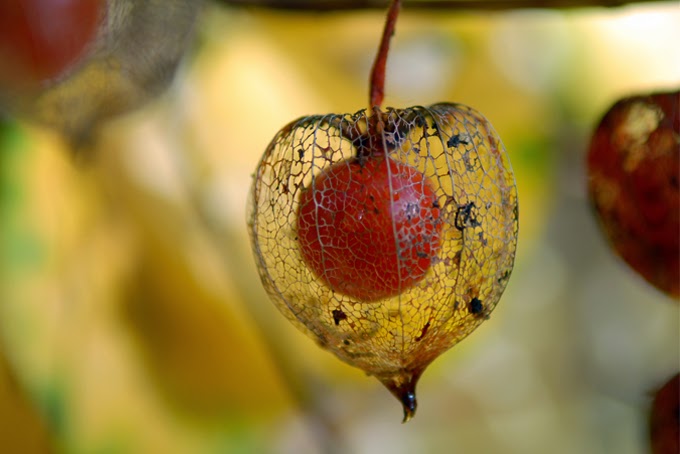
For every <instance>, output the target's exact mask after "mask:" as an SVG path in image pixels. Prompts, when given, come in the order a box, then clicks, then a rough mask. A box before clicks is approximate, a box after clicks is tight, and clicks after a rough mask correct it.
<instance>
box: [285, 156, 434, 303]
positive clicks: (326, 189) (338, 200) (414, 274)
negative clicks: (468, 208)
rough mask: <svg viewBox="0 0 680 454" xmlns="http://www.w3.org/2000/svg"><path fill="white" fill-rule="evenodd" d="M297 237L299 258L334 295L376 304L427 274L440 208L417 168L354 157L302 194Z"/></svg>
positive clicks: (381, 158) (394, 162)
mask: <svg viewBox="0 0 680 454" xmlns="http://www.w3.org/2000/svg"><path fill="white" fill-rule="evenodd" d="M297 231H298V236H299V244H300V250H301V252H302V257H303V258H304V260H305V262H306V263H307V265H308V266H309V267H310V269H311V270H312V271H313V272H314V273H315V274H316V275H317V276H318V277H319V278H320V279H321V280H323V281H324V282H325V283H326V284H327V285H328V286H329V287H330V288H331V289H333V290H334V291H336V292H340V293H343V294H345V295H348V296H351V297H353V298H356V299H357V300H360V301H365V302H370V301H377V300H381V299H384V298H387V297H390V296H395V295H398V294H400V293H401V292H403V291H404V290H405V289H407V288H409V287H411V286H412V285H414V284H415V283H417V282H419V281H420V280H421V279H422V278H423V277H424V276H425V273H426V272H427V270H428V269H429V268H430V265H431V264H432V259H433V258H434V257H435V256H436V254H437V252H438V250H439V246H440V233H441V224H440V222H439V204H438V202H437V198H436V195H435V190H434V188H433V187H432V184H431V183H430V182H429V181H428V180H427V178H426V177H425V176H424V175H423V173H422V172H420V171H418V170H417V169H414V168H413V167H410V166H408V165H406V164H403V163H399V162H396V161H394V160H393V159H391V158H386V157H384V156H370V157H368V158H364V159H358V158H353V159H350V160H345V161H341V162H338V163H336V164H334V165H332V166H331V167H329V168H327V169H326V170H325V171H323V172H322V173H321V174H320V175H319V176H317V177H316V178H315V180H314V183H313V184H312V186H311V187H310V188H308V189H307V190H305V191H303V192H302V194H301V196H300V206H299V211H298V216H297Z"/></svg>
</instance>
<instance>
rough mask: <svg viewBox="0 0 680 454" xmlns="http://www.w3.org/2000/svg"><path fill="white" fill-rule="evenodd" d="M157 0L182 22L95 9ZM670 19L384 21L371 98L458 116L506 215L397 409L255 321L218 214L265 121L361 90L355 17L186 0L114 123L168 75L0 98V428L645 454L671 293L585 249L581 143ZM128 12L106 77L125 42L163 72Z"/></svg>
mask: <svg viewBox="0 0 680 454" xmlns="http://www.w3.org/2000/svg"><path fill="white" fill-rule="evenodd" d="M161 3H163V5H166V4H168V5H169V3H172V5H175V3H176V4H177V5H176V9H175V6H167V7H166V8H167V11H168V13H172V11H183V12H182V13H181V14H180V16H181V17H187V18H188V17H190V16H191V15H192V14H194V13H193V12H192V13H189V12H187V11H188V10H187V11H185V10H183V9H182V8H183V7H182V6H179V2H158V3H156V2H153V1H152V2H146V3H144V2H139V3H135V2H120V4H121V5H124V4H127V5H129V6H131V5H133V4H134V5H139V4H144V5H146V6H145V7H148V8H152V7H155V8H157V9H164V8H162V7H161V6H159V5H160V4H161ZM121 14H122V13H121ZM185 14H186V16H185ZM679 14H680V13H678V10H677V7H675V8H674V7H673V5H672V4H660V5H652V6H644V7H626V8H622V9H614V10H582V11H580V10H574V11H569V12H548V11H523V12H514V13H512V12H504V13H494V14H483V15H481V14H472V13H459V14H455V15H454V14H447V13H445V12H442V11H437V12H427V11H418V12H409V11H408V10H406V11H405V13H404V14H403V15H402V17H401V18H400V23H399V25H398V27H397V34H396V35H395V38H394V41H393V47H392V55H391V57H390V60H389V61H388V69H387V74H388V76H387V98H386V102H385V105H388V106H395V107H405V106H409V105H414V104H420V105H429V104H432V103H434V102H438V101H453V102H462V103H465V104H469V105H471V106H474V107H475V108H476V109H478V110H479V111H481V112H482V113H483V114H484V115H485V116H486V117H487V118H489V119H490V121H491V122H492V123H493V124H494V127H495V128H496V130H497V131H498V132H499V134H500V136H501V137H502V138H503V140H504V142H505V145H506V147H507V149H508V150H509V153H510V156H511V159H512V163H513V167H514V170H515V174H516V178H517V184H518V190H519V196H520V204H521V211H522V220H521V226H520V239H519V249H518V260H517V264H516V269H515V272H514V274H513V278H512V279H511V281H510V284H509V287H508V290H507V292H506V294H505V296H504V297H503V298H502V300H501V302H500V304H499V307H498V309H497V310H496V311H495V312H494V314H493V316H492V318H491V320H490V321H489V322H487V323H485V325H484V326H483V327H482V328H481V329H480V330H478V332H476V333H475V334H473V335H472V336H471V337H470V338H469V339H467V340H466V341H464V342H463V343H461V344H460V345H459V346H457V347H456V348H455V349H454V350H452V351H451V352H449V353H447V354H446V355H444V356H443V357H441V358H439V359H438V360H437V361H436V362H435V363H434V364H433V366H432V367H431V368H430V369H429V370H428V374H426V375H425V376H424V377H423V379H422V380H421V383H420V390H419V392H420V409H419V415H418V417H417V418H415V419H414V420H413V421H412V422H411V423H409V425H408V426H401V425H399V420H400V409H399V408H398V405H397V403H396V402H394V400H393V398H392V397H391V396H390V395H388V394H387V393H386V392H384V390H383V389H382V388H381V386H380V385H379V384H378V383H377V382H374V381H373V380H371V379H368V378H366V377H365V376H364V375H363V374H361V373H360V372H359V371H357V370H354V369H352V368H350V367H349V366H346V365H345V364H343V363H341V362H339V361H337V360H336V359H335V358H333V357H332V356H331V355H329V354H328V353H326V352H323V351H322V350H321V349H319V348H318V347H317V346H315V345H314V344H313V342H311V341H309V339H307V338H305V337H304V336H303V335H302V334H301V333H298V332H297V331H296V330H295V329H294V328H293V327H292V326H289V325H288V324H287V322H286V321H285V319H284V318H283V317H282V316H281V315H280V314H278V312H276V309H275V308H274V307H273V305H271V303H270V302H269V301H268V300H267V297H266V295H265V294H264V291H263V290H262V289H261V287H260V284H259V279H258V277H257V273H256V270H255V266H254V263H253V261H252V259H251V257H250V250H249V245H248V239H247V236H246V230H245V201H246V194H247V191H248V188H249V186H250V178H251V173H252V171H253V169H254V168H255V165H256V163H257V160H258V159H259V157H260V154H261V153H262V152H263V151H264V149H265V147H266V146H267V144H268V142H269V140H270V139H271V137H272V136H273V134H274V133H275V132H276V131H277V130H278V129H279V128H280V127H281V126H282V125H284V124H286V123H287V122H289V121H290V120H292V119H294V118H296V117H299V116H302V115H309V114H316V113H325V112H355V111H357V110H359V109H361V108H364V107H365V103H366V95H367V78H368V71H369V68H370V64H371V62H372V59H373V56H374V53H375V48H376V45H377V42H378V38H379V35H380V32H381V24H382V14H381V13H380V12H360V13H357V12H354V13H350V12H347V13H337V14H332V15H330V14H329V15H314V14H302V13H296V14H290V13H275V12H264V11H246V10H242V9H229V8H223V7H217V6H215V5H208V6H207V7H206V8H205V9H204V10H203V11H202V12H201V13H200V15H199V16H198V19H197V23H196V24H195V25H194V31H195V33H196V34H197V36H196V37H195V38H194V42H193V44H192V47H191V49H190V51H189V53H188V54H187V56H186V58H185V60H184V64H183V65H182V66H180V69H179V73H178V74H177V76H176V77H175V81H174V83H172V84H171V85H170V89H169V91H168V92H167V93H166V94H164V95H163V96H161V97H159V98H156V99H155V100H153V101H152V102H150V103H149V104H147V105H146V106H144V107H143V108H141V109H139V110H136V111H135V112H134V113H132V114H130V115H127V116H125V117H120V118H116V119H114V120H112V121H109V122H107V123H105V124H101V125H100V123H99V120H100V119H102V118H105V117H108V116H109V115H110V114H112V113H118V112H121V111H123V110H128V109H129V108H131V107H132V106H135V105H137V104H136V103H138V102H140V103H141V101H142V100H143V99H146V100H148V99H149V98H151V97H152V96H153V94H154V92H157V91H161V88H162V87H163V86H165V85H167V84H168V83H169V81H170V79H171V78H170V77H169V74H171V73H172V71H171V70H170V72H166V71H163V70H158V71H155V70H154V71H151V73H152V74H151V75H147V76H140V77H139V78H136V76H135V77H129V76H130V74H129V73H128V72H126V71H120V72H115V71H114V72H113V75H111V74H110V72H109V71H106V70H104V69H103V68H104V67H101V66H97V63H96V61H94V60H93V61H92V63H86V64H85V66H83V72H82V74H81V73H78V75H77V76H76V78H74V79H73V80H68V81H64V83H63V85H61V84H57V85H56V86H55V87H54V89H53V90H48V91H46V92H45V93H43V94H42V95H40V97H38V98H37V99H35V100H34V102H32V103H31V104H30V105H28V104H26V105H24V104H22V102H23V101H21V102H18V101H14V100H13V101H12V103H15V102H16V103H15V104H12V105H13V106H15V109H14V110H13V111H14V112H25V113H27V116H26V117H21V116H19V117H17V118H18V119H17V118H9V117H8V118H7V119H5V121H4V123H3V125H2V130H1V131H2V132H0V182H1V186H0V188H1V189H0V190H1V191H2V192H1V193H0V210H1V212H2V214H1V215H0V233H1V236H0V241H2V245H1V246H0V273H1V274H0V292H1V294H0V301H1V304H0V333H1V335H2V338H1V341H2V342H1V344H0V345H1V346H2V349H3V351H4V357H5V358H6V362H4V363H3V364H7V367H3V368H2V375H1V377H2V378H1V379H0V427H4V428H7V427H12V428H15V430H9V431H4V432H0V436H1V437H3V438H1V439H0V443H1V444H2V445H3V446H17V447H18V448H17V449H15V450H14V451H22V452H44V451H46V450H49V449H52V450H59V451H65V452H97V451H105V450H106V451H114V452H177V453H182V452H322V451H332V450H333V449H335V450H336V451H343V450H345V451H347V452H378V451H379V452H387V451H389V452H392V453H402V452H403V453H406V452H417V451H420V452H449V450H450V449H451V446H455V447H456V448H457V450H459V451H460V452H501V451H503V452H523V453H534V452H536V453H538V452H564V453H571V452H585V453H608V452H620V453H637V452H645V449H646V447H645V446H646V443H647V442H646V438H645V437H646V434H645V432H644V427H645V421H646V415H645V412H646V411H647V410H648V406H649V404H650V396H649V395H648V394H647V392H648V391H650V390H652V389H656V388H658V386H659V385H660V384H662V383H663V382H665V381H666V380H667V379H668V377H670V376H671V375H672V374H673V373H674V372H676V371H677V369H678V356H679V354H680V352H679V348H680V347H679V346H678V343H677V335H678V330H679V322H678V308H677V305H675V304H669V302H668V301H666V299H665V297H663V296H662V295H660V294H658V293H656V292H655V291H654V289H652V288H650V287H649V286H647V285H646V283H645V282H643V281H642V280H641V279H639V278H638V277H637V276H635V275H634V274H632V273H631V272H630V271H629V270H627V269H626V268H625V267H624V266H622V265H621V264H620V263H618V262H617V261H616V259H615V258H614V257H613V255H612V254H611V252H610V251H609V250H608V249H607V246H606V244H604V242H603V240H602V238H601V237H600V235H599V233H598V232H597V230H596V228H597V227H596V223H595V221H594V220H593V218H592V216H591V213H590V211H589V207H588V203H587V200H586V196H585V176H584V169H583V156H584V153H585V149H586V144H587V141H588V136H589V135H590V133H591V132H592V128H593V127H594V124H595V122H596V121H597V119H598V118H599V117H600V115H601V113H602V111H603V110H604V109H605V108H607V107H608V106H609V105H611V103H612V102H613V101H614V100H615V99H618V98H620V97H622V96H625V95H628V94H630V93H631V92H646V91H650V90H653V89H657V88H659V87H661V88H664V87H668V86H671V87H672V86H674V85H676V86H677V85H678V82H679V81H680V73H678V68H677V64H674V62H677V61H679V60H680V54H678V50H677V49H676V46H675V45H674V43H676V42H678V41H680V32H679V31H678V30H677V26H676V25H677V23H678V20H680V15H679ZM120 17H121V20H122V18H123V17H125V16H123V15H121V16H120ZM182 23H184V22H182ZM121 24H122V22H121ZM127 24H132V22H129V23H127ZM121 26H122V25H121ZM127 27H128V25H126V26H125V27H123V28H122V29H123V30H128V32H129V33H128V32H125V33H123V35H121V36H124V37H125V39H123V41H121V43H127V44H125V45H123V44H121V45H120V46H113V48H115V49H119V48H120V49H122V50H121V52H123V51H125V50H126V49H127V51H128V53H127V54H125V53H123V54H120V55H121V56H120V57H116V58H119V59H120V60H119V64H120V65H121V66H120V67H125V68H128V66H129V68H130V71H133V74H137V73H135V71H142V70H143V69H144V68H145V65H146V63H148V61H149V60H148V58H147V57H146V56H145V55H146V54H144V53H143V52H140V50H141V49H147V47H145V46H143V45H142V43H143V42H153V43H161V44H165V43H167V45H168V49H166V50H164V51H162V52H161V53H162V54H163V55H167V59H162V60H163V61H165V62H167V64H168V65H169V66H163V65H161V67H162V68H169V67H172V66H173V65H175V64H176V63H177V62H178V61H179V57H180V56H181V55H182V54H183V53H184V51H183V50H180V49H179V48H178V47H177V45H178V43H174V44H173V43H172V42H167V41H166V40H167V39H168V37H166V36H165V35H163V36H164V38H163V39H158V38H157V35H155V34H154V33H160V32H163V33H166V32H170V31H173V30H172V27H171V26H170V25H169V24H168V23H167V22H162V23H160V24H159V25H158V28H156V29H154V28H153V27H152V30H157V31H156V32H152V31H150V32H149V33H151V35H150V36H149V37H148V39H147V38H144V39H142V38H141V37H140V35H143V32H142V31H141V30H142V29H143V27H142V26H141V25H139V24H138V23H134V25H129V27H132V28H127ZM179 28H181V27H179V25H178V29H179ZM190 29H191V26H190V25H189V26H187V28H186V35H183V36H184V37H183V38H181V39H182V40H184V39H188V38H187V37H188V36H189V35H188V34H189V33H190V32H189V30H190ZM133 32H136V33H137V34H136V35H135V34H134V33H133ZM133 35H134V36H133ZM170 35H172V34H170ZM143 36H145V35H143ZM173 36H175V35H173ZM177 39H178V40H180V37H179V36H178V37H177ZM182 43H184V41H182ZM182 45H184V44H182ZM117 51H118V50H117ZM122 55H125V56H122ZM88 68H91V69H88ZM88 74H89V75H88ZM122 74H124V75H125V77H122V76H121V77H122V79H121V80H118V79H117V78H118V75H122ZM102 81H106V83H105V84H104V85H105V86H106V87H107V89H106V90H102V89H101V87H102V85H101V83H100V82H102ZM140 81H141V82H140ZM109 84H110V85H109ZM147 84H148V85H147ZM111 87H114V88H111ZM73 96H75V98H74V97H73ZM64 99H69V100H77V101H74V102H75V104H73V103H71V102H69V103H68V107H66V105H65V104H61V100H64ZM81 109H82V110H81ZM25 118H28V119H29V120H35V119H37V120H38V123H42V124H48V125H51V126H56V128H57V129H60V130H62V131H63V132H64V133H65V136H61V135H58V134H57V133H55V132H54V130H49V129H42V128H40V127H38V126H36V125H35V123H34V122H24V119H25ZM93 124H96V125H97V129H98V133H97V134H96V136H91V134H90V133H91V131H92V130H91V129H90V128H91V126H92V125H93ZM73 144H76V145H77V147H78V148H79V150H80V152H86V153H88V156H90V157H91V159H89V163H88V164H87V165H82V164H78V163H75V162H74V160H73V157H72V154H71V147H72V145H73ZM24 434H26V435H24ZM28 434H37V435H35V436H34V435H31V436H29V435H28ZM5 438H6V440H7V441H6V442H5ZM30 443H36V444H35V445H29V444H30Z"/></svg>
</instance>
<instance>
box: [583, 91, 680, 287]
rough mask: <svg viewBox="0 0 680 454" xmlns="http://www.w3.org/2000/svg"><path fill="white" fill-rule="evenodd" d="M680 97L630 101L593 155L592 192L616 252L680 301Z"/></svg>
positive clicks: (611, 114) (604, 130)
mask: <svg viewBox="0 0 680 454" xmlns="http://www.w3.org/2000/svg"><path fill="white" fill-rule="evenodd" d="M679 105H680V92H677V91H676V92H670V93H658V94H653V95H650V96H634V97H630V98H626V99H622V100H620V101H619V102H617V103H616V104H614V106H613V107H612V108H611V109H610V110H609V111H608V112H607V113H606V114H605V116H604V117H603V119H602V121H601V122H600V124H599V126H598V127H597V130H596V131H595V133H594V135H593V138H592V141H591V144H590V150H589V153H588V173H589V191H590V197H591V200H592V203H593V205H594V207H595V210H596V212H597V214H598V216H599V220H600V224H601V226H602V229H603V231H604V233H605V235H606V236H607V239H608V240H609V242H610V243H611V245H612V247H613V248H614V250H615V251H616V252H617V253H618V254H619V255H620V256H621V258H623V259H624V260H625V261H626V262H627V263H628V264H629V265H630V266H631V267H632V268H633V269H634V270H635V271H637V272H638V273H639V274H640V275H642V276H643V277H644V278H645V279H646V280H647V281H648V282H650V283H651V284H653V285H654V286H656V287H657V288H658V289H659V290H661V291H663V292H664V293H666V294H668V295H670V296H672V297H674V298H678V297H680V189H679V185H678V181H679V180H680V107H679Z"/></svg>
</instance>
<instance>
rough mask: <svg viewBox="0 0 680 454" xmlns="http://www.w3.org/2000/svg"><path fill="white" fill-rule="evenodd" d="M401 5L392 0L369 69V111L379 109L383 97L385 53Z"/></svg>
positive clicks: (399, 0) (388, 46)
mask: <svg viewBox="0 0 680 454" xmlns="http://www.w3.org/2000/svg"><path fill="white" fill-rule="evenodd" d="M400 7H401V0H392V3H391V4H390V9H389V10H388V11H387V20H386V21H385V29H384V30H383V34H382V39H381V40H380V47H379V48H378V54H377V55H376V56H375V61H374V62H373V68H372V69H371V82H370V84H371V86H370V92H369V97H370V98H369V107H370V108H371V111H373V112H375V111H376V110H380V106H381V105H382V103H383V98H384V97H385V66H386V64H387V53H388V52H389V50H390V39H392V35H394V26H395V24H396V22H397V16H399V8H400Z"/></svg>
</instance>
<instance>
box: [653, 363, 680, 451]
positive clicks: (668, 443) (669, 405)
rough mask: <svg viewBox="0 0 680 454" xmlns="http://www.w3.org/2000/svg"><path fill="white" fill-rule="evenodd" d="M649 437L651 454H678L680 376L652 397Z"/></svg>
mask: <svg viewBox="0 0 680 454" xmlns="http://www.w3.org/2000/svg"><path fill="white" fill-rule="evenodd" d="M649 436H650V442H651V448H652V453H653V454H677V453H678V452H680V374H675V376H673V378H671V379H670V380H669V381H668V382H666V384H665V385H663V386H662V387H661V388H660V389H659V390H658V391H657V392H656V394H655V395H654V401H653V402H652V411H651V414H650V418H649Z"/></svg>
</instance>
